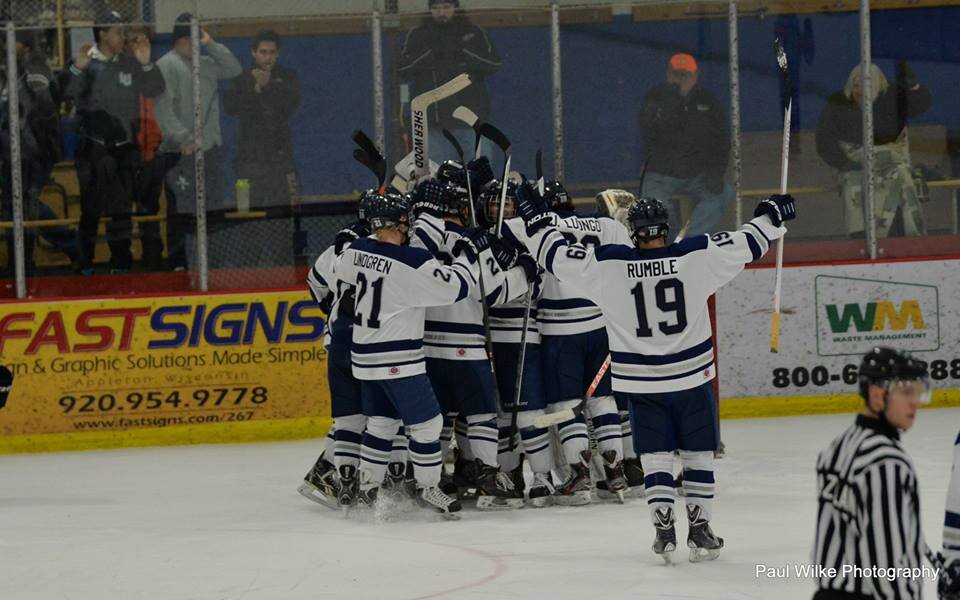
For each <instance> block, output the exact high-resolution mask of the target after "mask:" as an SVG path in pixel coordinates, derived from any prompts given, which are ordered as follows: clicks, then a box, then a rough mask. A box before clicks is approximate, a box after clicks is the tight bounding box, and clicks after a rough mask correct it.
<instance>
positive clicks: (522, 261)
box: [515, 254, 540, 283]
mask: <svg viewBox="0 0 960 600" xmlns="http://www.w3.org/2000/svg"><path fill="white" fill-rule="evenodd" d="M515 264H516V266H518V267H520V268H522V269H523V273H524V275H526V276H527V283H535V282H537V281H538V280H539V279H540V265H538V264H537V261H535V260H534V259H533V257H532V256H530V255H529V254H521V255H520V256H518V257H517V260H516V262H515Z"/></svg>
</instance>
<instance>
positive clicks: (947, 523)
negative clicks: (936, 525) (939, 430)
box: [937, 434, 960, 600]
mask: <svg viewBox="0 0 960 600" xmlns="http://www.w3.org/2000/svg"><path fill="white" fill-rule="evenodd" d="M942 557H943V565H944V568H943V569H942V570H941V571H940V581H939V582H938V585H937V590H938V592H939V594H940V600H960V434H957V441H956V442H955V444H954V446H953V474H952V475H951V476H950V487H949V488H947V511H946V515H945V516H944V518H943V554H942Z"/></svg>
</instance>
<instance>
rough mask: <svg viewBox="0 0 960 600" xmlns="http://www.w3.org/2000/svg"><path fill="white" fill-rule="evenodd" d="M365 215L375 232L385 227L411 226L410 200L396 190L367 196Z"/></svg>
mask: <svg viewBox="0 0 960 600" xmlns="http://www.w3.org/2000/svg"><path fill="white" fill-rule="evenodd" d="M365 204H366V206H365V207H364V214H365V215H366V218H367V220H368V221H369V222H370V228H371V229H372V230H373V231H377V230H378V229H383V228H385V227H401V226H409V224H410V199H409V197H408V196H407V195H406V194H401V193H400V192H398V191H396V190H392V189H390V190H387V191H385V192H384V193H383V194H380V193H375V194H370V195H368V196H367V199H366V203H365Z"/></svg>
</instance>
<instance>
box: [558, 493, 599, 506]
mask: <svg viewBox="0 0 960 600" xmlns="http://www.w3.org/2000/svg"><path fill="white" fill-rule="evenodd" d="M590 501H591V498H590V490H581V491H579V492H574V493H572V494H558V495H556V496H554V497H553V503H554V504H556V505H557V506H585V505H587V504H590Z"/></svg>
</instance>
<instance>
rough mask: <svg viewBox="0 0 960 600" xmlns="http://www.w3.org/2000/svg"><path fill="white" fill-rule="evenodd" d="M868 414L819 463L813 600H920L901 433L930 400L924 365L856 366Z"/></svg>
mask: <svg viewBox="0 0 960 600" xmlns="http://www.w3.org/2000/svg"><path fill="white" fill-rule="evenodd" d="M860 395H861V396H862V397H863V399H864V402H865V404H866V406H865V407H864V410H863V412H862V413H861V414H859V415H857V420H856V422H855V423H854V424H853V425H852V426H851V427H850V428H848V429H847V430H846V431H845V432H843V434H842V435H841V436H840V437H838V438H837V439H835V440H834V441H833V442H832V443H831V444H830V446H828V447H827V449H826V450H824V451H823V452H821V453H820V456H819V457H818V458H817V487H818V505H819V508H818V511H817V533H816V540H815V542H814V547H813V562H814V564H817V565H820V566H821V567H822V570H821V571H820V573H821V576H820V578H819V580H818V581H817V587H818V588H819V589H818V590H817V593H816V594H814V596H813V598H814V600H833V599H840V598H844V599H853V598H857V599H866V598H870V599H874V598H881V599H884V600H892V599H895V598H920V596H921V589H922V587H923V580H922V579H919V578H911V577H908V576H905V575H903V571H898V570H895V569H908V568H912V569H919V568H921V567H922V566H923V564H922V562H921V561H922V559H923V553H924V548H925V542H924V541H923V534H922V533H921V530H920V499H919V497H918V494H917V475H916V472H915V471H914V469H913V463H912V462H911V461H910V457H908V456H907V453H906V451H905V450H904V449H903V447H902V446H901V445H900V431H907V430H908V429H910V428H911V427H912V426H913V422H914V419H915V418H916V415H917V409H918V408H919V406H920V404H925V403H927V402H929V400H930V387H929V384H928V382H927V364H926V363H925V362H923V361H921V360H917V359H914V358H912V357H911V356H910V355H909V354H907V353H905V352H898V351H896V350H893V349H891V348H874V349H873V350H871V351H870V352H868V353H867V354H866V356H864V357H863V361H862V362H861V363H860Z"/></svg>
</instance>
